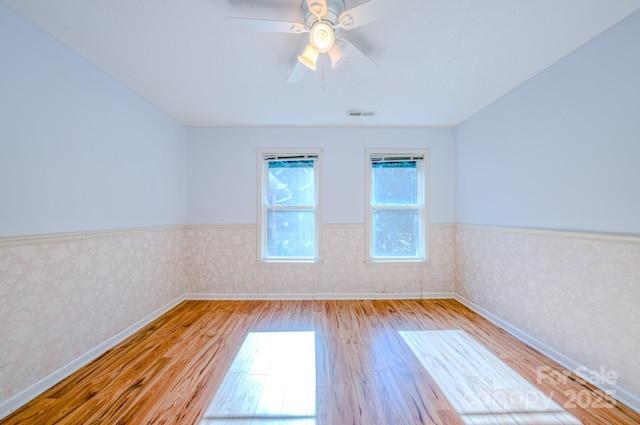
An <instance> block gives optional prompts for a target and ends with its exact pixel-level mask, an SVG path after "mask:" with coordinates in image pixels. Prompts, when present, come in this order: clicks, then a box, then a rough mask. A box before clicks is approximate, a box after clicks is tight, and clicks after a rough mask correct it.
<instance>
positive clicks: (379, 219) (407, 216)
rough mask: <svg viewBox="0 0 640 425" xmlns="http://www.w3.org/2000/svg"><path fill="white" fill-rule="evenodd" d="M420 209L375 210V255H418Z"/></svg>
mask: <svg viewBox="0 0 640 425" xmlns="http://www.w3.org/2000/svg"><path fill="white" fill-rule="evenodd" d="M417 236H418V211H417V210H374V211H373V252H372V254H373V256H374V257H417V256H418V244H417V240H416V239H417Z"/></svg>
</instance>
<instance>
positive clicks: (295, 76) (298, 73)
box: [287, 60, 309, 83]
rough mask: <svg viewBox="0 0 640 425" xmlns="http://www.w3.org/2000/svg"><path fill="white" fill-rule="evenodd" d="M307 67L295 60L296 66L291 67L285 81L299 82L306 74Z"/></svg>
mask: <svg viewBox="0 0 640 425" xmlns="http://www.w3.org/2000/svg"><path fill="white" fill-rule="evenodd" d="M308 69H309V68H307V66H306V65H304V64H303V63H302V62H300V61H299V60H296V66H294V67H293V70H292V71H291V74H289V79H287V82H288V83H299V82H300V81H302V79H303V78H304V77H305V75H307V70H308Z"/></svg>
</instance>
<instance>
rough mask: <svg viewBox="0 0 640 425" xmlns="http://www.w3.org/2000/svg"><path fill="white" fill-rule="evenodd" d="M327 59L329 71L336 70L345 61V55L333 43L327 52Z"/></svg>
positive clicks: (336, 44) (338, 45)
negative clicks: (329, 65)
mask: <svg viewBox="0 0 640 425" xmlns="http://www.w3.org/2000/svg"><path fill="white" fill-rule="evenodd" d="M329 58H330V59H331V69H336V68H337V67H339V66H340V65H342V64H343V63H344V61H345V60H346V59H347V54H346V53H345V51H344V49H342V47H341V46H340V44H339V43H335V44H334V45H333V47H332V48H331V50H329Z"/></svg>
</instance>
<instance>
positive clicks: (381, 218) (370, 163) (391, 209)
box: [366, 150, 427, 261]
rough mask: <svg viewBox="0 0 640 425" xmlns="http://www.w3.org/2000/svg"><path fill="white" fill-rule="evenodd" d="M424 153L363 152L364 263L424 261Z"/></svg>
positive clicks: (425, 224)
mask: <svg viewBox="0 0 640 425" xmlns="http://www.w3.org/2000/svg"><path fill="white" fill-rule="evenodd" d="M426 161H427V152H426V151H417V152H416V151H411V152H405V151H400V152H398V151H393V152H386V151H380V150H377V151H368V152H367V218H366V222H367V260H368V261H425V260H426V256H427V247H426V245H427V214H426V205H425V204H426V192H427V190H426V188H427V181H426V170H425V168H426V165H425V163H426Z"/></svg>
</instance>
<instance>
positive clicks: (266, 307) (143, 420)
mask: <svg viewBox="0 0 640 425" xmlns="http://www.w3.org/2000/svg"><path fill="white" fill-rule="evenodd" d="M295 331H312V332H314V338H315V349H314V353H315V368H316V370H315V384H314V385H315V406H307V408H305V409H306V410H305V409H303V410H300V409H299V408H300V406H297V408H298V409H293V410H291V411H294V412H303V413H304V414H301V415H299V416H295V415H294V416H290V417H285V416H286V415H285V416H283V417H279V418H277V420H275V419H274V418H269V417H260V415H253V416H252V414H251V408H247V409H248V410H247V413H246V417H238V418H236V419H233V420H230V419H229V418H226V419H224V420H222V421H221V420H220V418H218V419H216V418H215V409H216V405H215V403H217V404H218V405H221V403H222V405H224V399H225V398H224V397H233V396H234V395H233V393H234V392H236V391H237V388H238V387H240V388H244V391H245V393H244V395H245V396H244V398H242V395H241V397H240V400H241V402H242V403H245V404H246V405H247V406H250V405H252V403H253V404H255V403H256V400H259V397H263V398H264V400H265V402H267V401H268V403H269V405H271V403H274V400H279V401H278V403H280V404H281V405H282V407H281V408H280V411H286V408H287V406H292V405H299V404H300V403H308V402H306V401H305V402H303V401H301V400H307V399H309V398H310V397H309V396H308V394H309V393H306V394H307V396H305V392H306V391H307V390H305V389H304V388H303V387H301V386H299V385H298V384H297V383H296V382H294V381H295V380H296V379H297V378H296V376H295V375H304V373H303V372H301V371H300V372H298V373H293V374H289V375H287V377H286V378H285V379H284V380H278V379H279V378H277V377H269V374H270V373H271V372H270V371H269V367H268V365H263V366H261V370H262V372H264V373H262V372H261V371H257V370H254V371H249V370H244V369H243V368H245V366H247V365H248V364H250V362H251V361H252V360H251V358H249V357H250V356H251V354H250V353H249V354H246V355H247V356H248V358H247V359H244V360H243V359H239V360H238V364H237V365H236V364H234V359H236V356H237V355H238V353H239V351H240V350H241V347H242V345H243V343H244V341H245V340H246V339H247V335H249V334H251V333H256V332H264V333H269V332H295ZM402 331H405V332H416V331H464V333H465V334H467V335H469V337H470V338H473V339H474V340H475V341H477V343H479V344H480V345H481V346H482V347H484V348H485V349H486V350H488V351H489V352H491V353H492V355H494V356H496V357H497V359H498V360H495V359H493V360H491V361H490V362H489V364H490V365H494V366H495V365H496V364H497V363H496V362H498V361H499V362H503V363H504V364H506V365H507V366H508V367H509V368H510V369H512V370H513V371H514V372H515V373H517V374H518V375H519V376H521V377H522V379H524V380H526V381H527V382H528V383H529V384H530V385H532V386H534V387H535V388H536V389H537V390H538V391H540V392H541V393H542V394H544V395H547V396H549V397H550V398H551V399H553V401H554V402H555V403H556V404H557V405H559V406H562V408H563V409H564V410H566V411H567V412H568V413H570V414H571V415H573V416H574V417H575V418H576V419H578V420H579V421H580V422H581V423H582V424H584V425H591V424H607V425H616V424H639V423H640V414H638V413H637V412H635V411H633V410H631V409H629V408H628V407H627V406H625V405H623V404H622V403H620V402H618V401H616V400H615V399H612V398H610V397H608V396H607V395H606V394H603V393H602V392H601V391H600V390H598V389H597V388H594V387H593V386H591V385H590V384H588V383H586V382H584V381H583V380H581V379H580V378H579V377H577V376H575V375H572V374H570V373H568V372H567V371H565V370H564V368H562V367H561V366H560V365H558V364H556V363H555V362H553V361H551V360H550V359H548V358H546V357H545V356H543V355H542V354H540V353H539V352H537V351H535V350H533V349H532V348H531V347H529V346H527V345H526V344H524V343H522V342H521V341H519V340H518V339H516V338H515V337H513V336H512V335H510V334H508V333H507V332H505V331H504V330H502V329H500V328H498V327H496V326H495V325H493V324H491V323H490V322H489V321H487V320H486V319H484V318H482V317H480V316H478V315H477V314H476V313H474V312H473V311H471V310H469V309H468V308H466V307H464V306H463V305H461V304H460V303H458V302H456V301H454V300H322V301H311V300H306V301H284V300H280V301H256V300H251V301H185V302H183V303H181V304H180V305H178V306H177V307H175V308H174V309H172V310H171V311H169V312H168V313H166V314H165V315H163V316H162V317H160V318H158V319H157V320H155V321H154V322H153V323H150V324H149V325H148V326H146V327H145V328H144V329H142V330H140V331H139V332H137V333H136V334H134V335H132V336H131V337H129V338H127V339H126V340H125V341H123V342H122V343H120V344H118V345H117V346H116V347H114V348H113V349H111V350H109V351H107V352H106V353H105V354H103V355H102V356H100V357H99V358H97V359H96V360H95V361H93V362H91V363H90V364H88V365H87V366H85V367H83V368H81V369H80V370H78V371H77V372H76V373H74V374H72V375H71V376H69V377H68V378H66V379H64V380H63V381H62V382H60V383H59V384H57V385H55V386H54V387H52V388H51V389H49V390H47V391H45V392H44V393H43V394H41V395H40V396H39V397H37V398H35V399H34V400H32V401H30V402H28V403H26V404H25V405H24V406H22V407H21V408H20V409H18V410H17V411H15V412H14V413H12V414H11V415H9V416H7V417H6V418H3V419H0V424H2V425H14V424H27V425H29V424H38V425H40V424H63V425H64V424H73V425H76V424H89V423H92V424H187V425H190V424H194V425H195V424H198V423H200V424H201V425H220V424H223V423H224V424H231V423H233V424H234V425H241V424H252V425H267V424H269V425H273V424H275V423H280V424H286V425H294V424H295V425H349V424H353V425H371V424H375V425H377V424H380V425H387V424H389V425H392V424H403V425H405V424H425V425H426V424H431V425H439V424H445V425H461V424H463V423H464V422H463V419H462V417H461V415H460V413H461V412H459V411H456V407H455V403H453V404H452V400H450V399H448V398H447V397H445V393H443V388H442V386H443V384H442V383H441V382H438V380H437V379H436V377H437V373H436V371H435V370H434V367H436V366H437V364H436V363H433V362H431V363H430V362H429V361H424V362H422V363H421V361H420V360H419V359H418V358H417V357H416V355H415V354H414V352H413V351H412V349H411V347H410V346H409V345H408V344H407V342H406V341H405V340H404V339H403V338H402V336H401V334H400V332H402ZM282 345H285V346H286V345H287V344H286V343H283V344H282ZM285 348H286V347H285ZM254 351H255V350H254ZM251 352H253V351H251ZM292 352H293V351H292ZM432 354H433V353H432ZM435 354H438V353H435ZM435 354H434V355H435ZM454 354H455V352H450V353H449V354H447V355H445V356H442V355H440V358H439V360H438V361H439V362H444V363H442V364H443V365H445V366H446V368H447V370H448V373H449V375H450V376H451V377H456V378H455V379H454V378H450V379H452V380H453V381H455V382H452V383H450V385H465V384H464V383H465V382H466V385H472V386H473V388H485V390H487V391H489V390H491V389H492V388H494V387H493V386H491V385H492V381H493V378H492V379H489V378H487V377H486V376H485V375H483V374H482V372H480V371H473V372H469V371H468V368H469V367H470V366H469V364H470V363H469V362H468V361H467V360H469V359H467V358H465V357H464V356H462V357H460V358H457V359H454V358H453V357H454ZM434 358H435V357H434ZM287 361H288V362H290V363H293V361H294V360H287ZM232 364H234V370H232V371H231V372H230V368H231V365H232ZM425 364H426V365H427V366H426V367H425ZM247 367H248V366H247ZM279 367H281V368H282V367H283V366H282V365H281V366H279ZM465 370H467V372H465ZM541 370H543V371H547V375H544V374H543V375H541V372H540V371H541ZM229 373H235V374H237V376H235V378H237V379H235V381H237V382H236V384H237V385H235V386H234V385H231V384H230V383H229V382H227V381H225V379H226V378H225V377H227V376H229V375H228V374H229ZM552 376H564V377H566V379H564V380H562V382H556V381H554V380H553V379H552ZM232 378H233V377H232ZM230 379H231V378H230ZM221 385H225V387H224V388H223V389H222V390H220V386H221ZM234 388H235V389H234ZM460 388H463V389H464V388H465V387H460ZM473 388H471V387H470V388H467V390H471V389H473ZM219 391H222V393H221V394H223V395H221V396H220V397H222V399H219V400H216V401H215V403H214V405H210V403H211V402H212V400H213V399H214V396H215V395H216V394H218V393H219ZM225 391H227V393H226V395H225ZM576 395H580V396H581V397H582V398H581V399H579V400H577V399H576ZM580 400H581V401H584V400H588V401H589V403H588V405H584V403H579V402H577V401H580ZM312 407H313V409H311V408H312ZM458 408H459V407H458ZM283 409H284V410H283ZM309 409H311V410H309ZM309 411H311V412H315V417H307V416H306V413H305V412H309ZM205 412H207V415H208V416H207V418H206V419H202V418H203V415H204V414H205ZM212 412H213V413H212ZM210 414H211V415H210ZM519 414H520V413H519V412H512V415H511V416H512V417H511V418H505V417H500V416H497V415H491V414H484V413H478V414H475V415H467V416H466V419H467V423H477V424H485V423H487V424H489V423H507V424H509V423H518V421H520V422H523V421H526V420H530V419H531V418H532V417H533V416H532V414H531V413H530V414H529V415H528V416H527V417H526V418H525V417H519ZM536 414H539V415H540V416H539V417H536V418H535V421H538V422H539V423H540V424H543V423H563V419H562V417H555V418H549V417H546V416H544V412H539V413H536ZM209 416H211V417H209Z"/></svg>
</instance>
